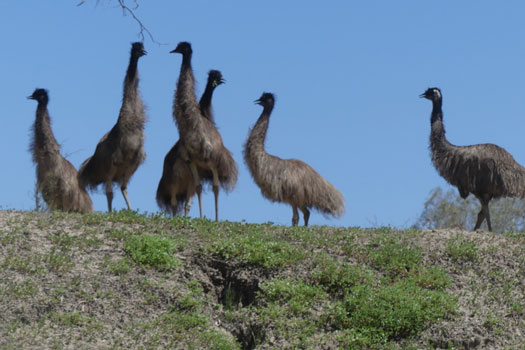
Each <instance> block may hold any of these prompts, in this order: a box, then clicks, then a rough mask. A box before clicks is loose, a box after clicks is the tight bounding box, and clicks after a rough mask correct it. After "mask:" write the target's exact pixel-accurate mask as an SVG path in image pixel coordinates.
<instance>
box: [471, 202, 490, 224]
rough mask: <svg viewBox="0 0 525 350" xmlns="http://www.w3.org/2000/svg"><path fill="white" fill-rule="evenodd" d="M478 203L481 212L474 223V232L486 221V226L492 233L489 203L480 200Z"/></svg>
mask: <svg viewBox="0 0 525 350" xmlns="http://www.w3.org/2000/svg"><path fill="white" fill-rule="evenodd" d="M480 202H481V210H480V211H479V213H478V220H477V221H476V226H474V231H476V230H477V229H478V228H480V226H481V224H482V223H483V220H484V219H487V226H488V228H489V231H491V232H492V225H491V224H490V213H489V201H487V200H481V199H480Z"/></svg>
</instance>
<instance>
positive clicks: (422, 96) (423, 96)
mask: <svg viewBox="0 0 525 350" xmlns="http://www.w3.org/2000/svg"><path fill="white" fill-rule="evenodd" d="M419 97H420V98H425V97H427V96H426V95H425V93H424V92H423V93H422V94H421V95H419Z"/></svg>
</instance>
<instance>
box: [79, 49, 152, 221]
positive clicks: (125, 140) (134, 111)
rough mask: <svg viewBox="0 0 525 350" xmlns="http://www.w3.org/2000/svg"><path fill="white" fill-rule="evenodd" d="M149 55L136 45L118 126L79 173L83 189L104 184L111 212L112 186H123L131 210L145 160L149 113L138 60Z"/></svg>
mask: <svg viewBox="0 0 525 350" xmlns="http://www.w3.org/2000/svg"><path fill="white" fill-rule="evenodd" d="M144 55H146V51H145V50H144V46H143V45H142V43H139V42H137V43H133V44H132V47H131V54H130V60H129V65H128V69H127V72H126V77H125V79H124V93H123V99H122V107H121V108H120V113H119V117H118V120H117V123H116V124H115V126H113V128H112V129H111V130H110V131H109V132H108V133H107V134H106V135H104V136H103V137H102V139H100V141H99V142H98V144H97V147H96V149H95V153H94V154H93V156H91V157H90V158H88V159H86V160H85V161H84V163H83V164H82V165H81V167H80V170H79V180H80V183H81V185H82V186H84V187H88V188H91V189H94V188H96V187H97V186H98V185H101V184H102V185H104V186H105V190H106V197H107V202H108V211H111V210H112V202H113V184H114V183H116V184H118V185H119V186H120V189H121V191H122V195H123V196H124V200H125V201H126V205H127V207H128V209H131V205H130V203H129V199H128V189H127V188H128V182H129V180H130V179H131V176H133V174H134V173H135V171H136V170H137V168H138V167H139V165H140V164H141V163H142V162H143V161H144V159H145V158H146V153H145V151H144V124H145V122H146V114H145V112H144V105H143V103H142V99H141V97H140V92H139V76H138V69H137V65H138V60H139V58H140V57H142V56H144Z"/></svg>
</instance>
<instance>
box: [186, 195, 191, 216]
mask: <svg viewBox="0 0 525 350" xmlns="http://www.w3.org/2000/svg"><path fill="white" fill-rule="evenodd" d="M190 209H191V197H188V196H186V202H185V203H184V216H188V214H189V213H190Z"/></svg>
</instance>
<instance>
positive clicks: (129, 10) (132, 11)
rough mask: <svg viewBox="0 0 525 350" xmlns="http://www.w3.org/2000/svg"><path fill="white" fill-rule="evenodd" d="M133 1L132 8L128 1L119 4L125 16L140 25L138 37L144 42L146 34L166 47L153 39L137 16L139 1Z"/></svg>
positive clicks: (118, 1)
mask: <svg viewBox="0 0 525 350" xmlns="http://www.w3.org/2000/svg"><path fill="white" fill-rule="evenodd" d="M109 1H110V2H111V1H112V0H109ZM130 1H131V0H130ZM132 1H133V3H134V5H133V6H131V7H130V6H128V5H127V4H126V0H117V3H118V5H119V6H120V7H121V8H122V14H123V16H126V14H129V15H130V16H131V17H132V18H133V20H135V22H137V24H138V25H139V28H140V31H139V34H138V35H139V36H140V38H141V40H142V41H144V39H145V34H146V35H147V36H148V37H149V38H150V40H151V41H152V42H154V43H155V44H158V45H166V44H164V43H160V42H158V41H157V40H155V38H154V37H153V34H151V32H150V31H149V29H148V28H147V27H146V26H145V25H144V23H142V20H141V19H140V18H139V17H138V16H137V15H136V14H135V11H136V10H137V9H138V8H139V1H138V0H132ZM86 2H87V0H81V1H80V2H79V3H78V4H77V6H81V5H83V4H85V3H86ZM99 2H100V0H97V5H98V3H99Z"/></svg>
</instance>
